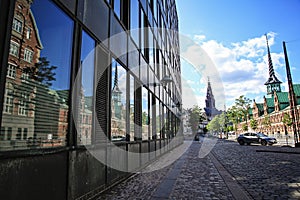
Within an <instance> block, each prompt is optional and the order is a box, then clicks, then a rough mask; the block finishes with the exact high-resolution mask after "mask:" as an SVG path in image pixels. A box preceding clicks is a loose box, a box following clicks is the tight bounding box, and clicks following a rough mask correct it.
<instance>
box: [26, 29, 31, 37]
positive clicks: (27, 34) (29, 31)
mask: <svg viewBox="0 0 300 200" xmlns="http://www.w3.org/2000/svg"><path fill="white" fill-rule="evenodd" d="M30 37H31V28H29V27H28V28H27V31H26V38H27V39H30Z"/></svg>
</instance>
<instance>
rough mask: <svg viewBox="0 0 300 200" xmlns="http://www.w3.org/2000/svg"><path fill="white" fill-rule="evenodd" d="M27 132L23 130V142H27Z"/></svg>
mask: <svg viewBox="0 0 300 200" xmlns="http://www.w3.org/2000/svg"><path fill="white" fill-rule="evenodd" d="M27 132H28V129H27V128H24V129H23V140H27Z"/></svg>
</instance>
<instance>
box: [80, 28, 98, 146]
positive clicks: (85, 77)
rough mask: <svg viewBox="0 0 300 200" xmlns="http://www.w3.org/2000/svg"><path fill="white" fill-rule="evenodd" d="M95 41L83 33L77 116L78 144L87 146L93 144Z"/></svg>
mask: <svg viewBox="0 0 300 200" xmlns="http://www.w3.org/2000/svg"><path fill="white" fill-rule="evenodd" d="M94 49H95V40H94V39H92V38H91V37H90V36H89V35H88V34H87V33H86V32H84V31H83V32H82V43H81V59H80V60H81V66H80V67H81V68H80V72H79V73H80V75H81V87H80V100H79V113H78V115H79V116H77V119H78V122H77V133H78V134H77V143H78V144H79V145H80V144H82V145H87V144H91V143H92V124H93V123H92V121H93V109H92V108H93V94H94V78H93V76H94V66H95V51H94Z"/></svg>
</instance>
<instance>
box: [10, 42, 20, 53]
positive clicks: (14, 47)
mask: <svg viewBox="0 0 300 200" xmlns="http://www.w3.org/2000/svg"><path fill="white" fill-rule="evenodd" d="M19 48H20V45H19V44H18V43H16V42H14V41H11V42H10V49H9V54H11V55H13V56H18V55H19Z"/></svg>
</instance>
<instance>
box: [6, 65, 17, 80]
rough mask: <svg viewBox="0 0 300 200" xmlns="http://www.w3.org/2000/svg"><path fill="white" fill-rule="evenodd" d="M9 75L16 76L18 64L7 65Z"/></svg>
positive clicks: (10, 76)
mask: <svg viewBox="0 0 300 200" xmlns="http://www.w3.org/2000/svg"><path fill="white" fill-rule="evenodd" d="M6 76H7V77H9V78H13V79H14V78H16V66H15V65H13V64H8V66H7V74H6Z"/></svg>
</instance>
